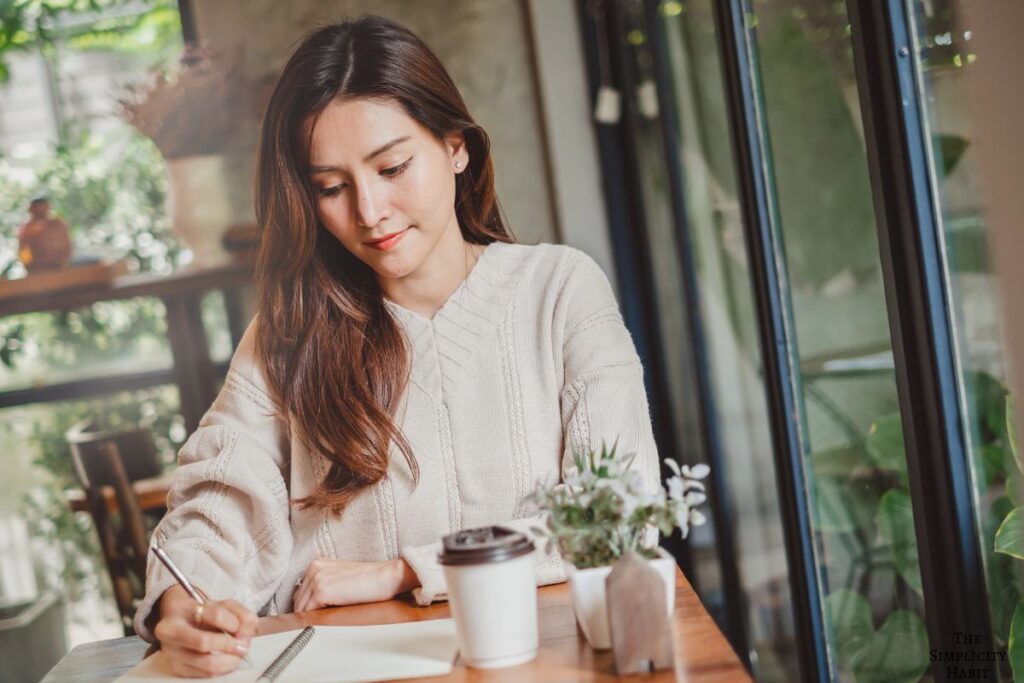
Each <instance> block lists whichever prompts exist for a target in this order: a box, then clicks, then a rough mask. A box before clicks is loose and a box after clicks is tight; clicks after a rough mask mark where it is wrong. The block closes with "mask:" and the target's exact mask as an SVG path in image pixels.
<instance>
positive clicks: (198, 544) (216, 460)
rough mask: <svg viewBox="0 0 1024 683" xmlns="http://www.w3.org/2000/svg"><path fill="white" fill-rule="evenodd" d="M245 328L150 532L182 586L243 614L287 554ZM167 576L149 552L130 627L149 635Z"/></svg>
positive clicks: (274, 467)
mask: <svg viewBox="0 0 1024 683" xmlns="http://www.w3.org/2000/svg"><path fill="white" fill-rule="evenodd" d="M252 330H253V328H252V327H250V330H249V332H248V333H247V334H246V336H245V337H244V338H243V340H242V343H241V344H240V345H239V349H238V351H237V352H236V354H235V357H234V359H233V360H232V364H231V369H230V370H229V371H228V374H227V377H226V378H225V381H224V386H223V388H222V389H221V392H220V394H219V395H218V396H217V398H216V400H215V401H214V403H213V405H212V406H211V408H210V409H209V411H207V413H206V414H205V415H204V416H203V419H202V421H201V422H200V425H199V428H198V429H197V430H196V431H195V432H194V433H193V434H192V435H191V437H190V438H189V439H188V441H187V442H186V443H185V445H184V446H183V447H182V449H181V451H180V453H179V454H178V468H177V469H176V470H175V472H174V475H173V481H172V484H171V490H170V493H169V494H168V499H167V502H168V506H167V507H168V512H167V514H166V515H165V516H164V518H163V519H162V520H161V521H160V524H159V525H158V526H157V528H156V530H155V531H154V533H153V542H156V543H159V544H160V545H161V546H162V547H163V549H164V550H165V551H166V552H167V554H168V555H169V556H170V557H171V559H172V560H174V562H175V563H176V564H177V565H178V566H179V567H180V568H181V570H182V572H183V573H184V574H185V575H186V576H187V577H189V579H190V580H191V581H192V583H193V584H194V585H195V586H196V588H198V589H199V590H201V591H202V592H203V593H205V594H206V595H207V596H209V597H210V598H211V599H217V600H224V599H229V598H231V599H235V600H237V601H238V602H240V603H242V604H243V605H245V606H246V607H248V608H249V609H251V610H253V611H259V610H260V609H262V608H263V607H264V606H265V605H266V603H267V602H268V601H269V600H270V598H271V596H272V595H273V593H274V591H275V589H276V588H277V586H278V584H279V583H280V581H281V577H282V576H283V574H284V572H285V571H286V569H287V564H288V557H289V556H290V554H291V551H292V534H291V527H290V524H289V517H288V513H289V508H288V489H287V485H286V483H285V478H284V474H283V472H284V471H285V469H286V467H287V457H288V446H287V440H286V438H285V436H284V434H282V429H283V428H282V423H281V420H280V418H279V417H278V412H277V411H276V409H275V406H274V404H273V402H272V401H271V399H270V398H269V397H268V396H267V394H266V392H265V391H264V390H263V389H262V386H265V385H264V384H262V383H261V382H260V381H259V376H258V373H257V372H256V370H255V369H254V368H255V362H254V358H255V353H254V351H253V339H252V335H253V332H252ZM172 585H175V580H174V578H173V577H172V576H171V575H170V573H169V572H168V571H167V570H166V569H165V568H164V566H163V565H162V564H160V562H159V561H156V559H155V558H154V557H153V555H152V553H151V554H150V557H149V561H148V566H147V577H146V593H145V596H144V597H143V599H142V602H141V603H140V604H139V606H138V610H137V611H136V615H135V630H136V632H137V633H138V634H139V635H140V636H142V637H143V638H144V639H146V640H148V641H151V642H152V641H153V640H154V637H153V633H152V630H151V629H152V627H153V626H154V624H153V623H151V622H152V620H151V619H150V616H151V614H152V612H153V607H154V605H155V603H156V602H157V600H159V598H160V596H162V595H163V593H164V591H166V590H167V589H168V588H169V587H170V586H172Z"/></svg>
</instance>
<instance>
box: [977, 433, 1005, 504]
mask: <svg viewBox="0 0 1024 683" xmlns="http://www.w3.org/2000/svg"><path fill="white" fill-rule="evenodd" d="M974 450H975V452H977V453H979V455H980V456H981V457H980V463H979V464H980V465H982V467H983V468H984V471H983V472H980V473H979V474H980V475H981V476H978V477H977V478H978V480H979V481H978V483H979V484H980V488H981V489H982V490H981V491H980V493H981V494H984V492H985V491H987V490H988V488H989V487H990V486H992V484H994V483H995V482H997V481H1001V480H1003V479H1006V449H1005V448H1003V446H1002V445H998V444H989V445H987V446H982V447H981V448H976V449H974Z"/></svg>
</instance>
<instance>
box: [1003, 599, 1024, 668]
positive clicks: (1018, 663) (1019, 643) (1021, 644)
mask: <svg viewBox="0 0 1024 683" xmlns="http://www.w3.org/2000/svg"><path fill="white" fill-rule="evenodd" d="M1006 651H1007V655H1008V656H1009V658H1010V668H1011V669H1012V670H1013V680H1015V681H1022V680H1024V600H1021V601H1020V602H1018V603H1017V607H1016V609H1014V610H1013V622H1012V623H1011V624H1010V642H1009V644H1008V645H1007V646H1006Z"/></svg>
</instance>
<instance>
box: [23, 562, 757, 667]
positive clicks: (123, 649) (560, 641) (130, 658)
mask: <svg viewBox="0 0 1024 683" xmlns="http://www.w3.org/2000/svg"><path fill="white" fill-rule="evenodd" d="M537 601H538V615H539V619H540V651H539V652H538V654H537V658H536V659H535V660H533V661H532V662H529V663H527V664H523V665H521V666H514V667H510V668H507V669H496V670H490V671H481V670H477V669H469V668H467V667H466V666H465V665H463V664H462V663H461V661H459V662H457V663H456V665H455V668H454V670H453V671H452V673H451V674H450V675H448V676H445V677H441V678H419V679H414V680H417V681H423V683H429V682H430V681H446V682H449V683H451V682H457V681H463V682H467V681H473V682H480V683H483V682H495V683H497V682H501V683H513V682H514V683H541V682H543V683H571V682H573V681H587V682H595V683H596V682H599V681H612V680H629V681H644V682H645V683H663V682H665V681H686V682H687V683H717V682H719V681H750V680H751V679H750V676H749V674H748V673H747V671H746V669H744V668H743V665H742V664H741V663H740V660H739V658H738V657H737V656H736V653H735V652H733V650H732V647H731V646H730V645H729V643H728V641H726V639H725V636H723V635H722V632H721V631H719V630H718V627H717V626H716V625H715V622H714V621H713V620H712V619H711V617H710V616H709V615H708V613H707V612H706V611H705V610H704V606H703V605H702V604H701V603H700V600H699V599H698V598H697V595H696V593H694V592H693V589H692V588H691V587H690V584H689V582H688V581H687V580H686V579H685V578H684V577H683V575H682V573H677V577H676V611H675V615H674V616H673V620H672V621H673V623H672V631H673V640H674V642H675V654H676V670H675V671H666V672H660V673H658V674H652V675H645V676H633V677H628V678H621V679H617V678H616V676H615V673H614V672H615V669H614V665H613V662H612V655H611V652H595V651H594V650H592V649H591V648H590V647H589V646H588V645H587V644H586V641H585V640H584V639H583V635H582V634H581V633H579V631H578V629H577V627H576V620H575V617H574V616H573V612H572V605H571V603H570V602H569V591H568V587H567V586H566V585H565V584H558V585H555V586H545V587H543V588H541V589H540V590H539V591H538V600H537ZM448 616H450V614H449V611H448V604H447V603H443V602H442V603H435V604H433V605H430V606H429V607H417V606H416V605H414V604H412V603H411V602H408V601H404V600H390V601H388V602H379V603H374V604H369V605H354V606H351V607H336V608H331V609H323V610H318V611H316V612H305V613H302V614H287V615H282V616H278V617H265V618H263V619H260V624H259V631H258V632H259V633H260V634H267V633H277V632H279V631H287V630H290V629H298V628H302V627H304V626H308V625H311V624H322V625H333V626H357V625H366V624H391V623H396V622H404V621H421V620H424V619H443V618H446V617H448ZM146 647H147V645H146V643H144V642H143V641H142V640H141V639H139V638H137V637H135V638H119V639H117V640H105V641H100V642H97V643H89V644H87V645H79V646H78V647H76V648H75V649H74V650H72V651H71V652H70V653H69V654H68V655H67V656H66V657H64V659H62V660H61V661H60V662H59V663H58V664H57V666H56V667H54V668H53V670H51V671H50V673H49V674H47V676H46V678H45V679H43V683H57V682H58V681H59V682H60V683H84V682H85V681H90V682H91V681H97V682H99V681H112V680H114V679H115V678H117V677H118V676H119V675H121V674H122V673H124V672H125V671H127V670H128V669H129V668H131V667H132V666H133V665H134V664H136V663H137V662H138V661H139V660H140V659H141V658H142V657H143V655H144V654H145V652H146Z"/></svg>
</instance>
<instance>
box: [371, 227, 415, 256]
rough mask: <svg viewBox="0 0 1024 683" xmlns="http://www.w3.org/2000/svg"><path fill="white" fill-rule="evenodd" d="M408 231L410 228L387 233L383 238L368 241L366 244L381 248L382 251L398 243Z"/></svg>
mask: <svg viewBox="0 0 1024 683" xmlns="http://www.w3.org/2000/svg"><path fill="white" fill-rule="evenodd" d="M408 231H409V228H406V229H405V230H402V231H400V232H393V233H391V234H390V235H385V236H384V237H382V238H381V239H378V240H373V241H370V242H367V243H366V245H367V246H368V247H372V248H374V249H379V250H380V251H387V250H388V249H391V248H393V247H394V246H395V245H396V244H398V243H399V242H400V241H401V240H402V238H403V237H404V236H405V233H407V232H408Z"/></svg>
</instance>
